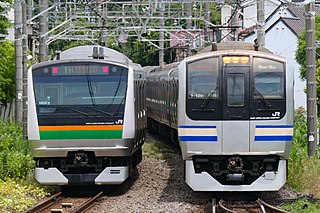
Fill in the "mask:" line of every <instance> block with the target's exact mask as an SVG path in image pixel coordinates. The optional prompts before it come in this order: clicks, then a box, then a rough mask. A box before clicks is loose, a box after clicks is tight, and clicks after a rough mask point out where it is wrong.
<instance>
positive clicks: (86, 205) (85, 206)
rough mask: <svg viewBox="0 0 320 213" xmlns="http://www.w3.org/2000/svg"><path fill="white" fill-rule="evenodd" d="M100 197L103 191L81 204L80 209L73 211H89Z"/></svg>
mask: <svg viewBox="0 0 320 213" xmlns="http://www.w3.org/2000/svg"><path fill="white" fill-rule="evenodd" d="M102 195H103V191H101V192H99V193H98V194H97V195H96V196H94V197H93V198H91V199H90V200H88V201H86V202H85V203H83V204H82V205H81V206H80V207H78V208H77V209H76V210H75V212H76V213H81V212H85V211H86V210H88V209H90V208H91V207H92V206H93V205H94V203H95V202H96V201H97V199H98V198H100V197H101V196H102Z"/></svg>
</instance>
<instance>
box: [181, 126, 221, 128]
mask: <svg viewBox="0 0 320 213" xmlns="http://www.w3.org/2000/svg"><path fill="white" fill-rule="evenodd" d="M179 128H184V129H193V128H195V129H201V128H208V129H209V128H217V127H216V126H179Z"/></svg>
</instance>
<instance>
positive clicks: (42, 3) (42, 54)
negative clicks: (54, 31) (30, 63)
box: [39, 0, 48, 62]
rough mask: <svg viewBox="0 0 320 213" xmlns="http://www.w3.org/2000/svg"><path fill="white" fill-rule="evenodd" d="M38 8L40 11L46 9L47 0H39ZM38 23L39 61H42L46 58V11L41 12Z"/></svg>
mask: <svg viewBox="0 0 320 213" xmlns="http://www.w3.org/2000/svg"><path fill="white" fill-rule="evenodd" d="M39 9H40V12H42V11H44V10H46V9H48V0H39ZM39 25H40V39H39V61H40V62H43V61H47V60H48V47H47V44H46V41H47V37H48V36H44V35H45V34H46V33H47V32H48V13H43V14H42V15H41V16H40V17H39Z"/></svg>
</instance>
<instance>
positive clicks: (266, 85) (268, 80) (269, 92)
mask: <svg viewBox="0 0 320 213" xmlns="http://www.w3.org/2000/svg"><path fill="white" fill-rule="evenodd" d="M253 72H254V74H253V75H254V89H255V90H256V92H255V93H254V98H258V99H260V98H261V96H263V98H266V99H282V98H284V83H283V82H284V65H283V63H280V62H277V61H272V60H269V59H263V58H254V61H253Z"/></svg>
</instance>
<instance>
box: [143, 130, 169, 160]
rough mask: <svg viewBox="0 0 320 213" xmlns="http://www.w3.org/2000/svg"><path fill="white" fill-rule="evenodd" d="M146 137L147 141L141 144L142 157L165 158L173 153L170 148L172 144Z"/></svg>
mask: <svg viewBox="0 0 320 213" xmlns="http://www.w3.org/2000/svg"><path fill="white" fill-rule="evenodd" d="M152 137H155V136H154V135H152V136H151V138H149V139H148V143H144V144H143V146H142V155H143V157H144V158H150V159H156V160H167V159H170V158H171V157H172V155H173V154H174V153H175V152H174V151H173V149H172V144H167V143H165V142H159V141H158V139H157V140H153V139H152Z"/></svg>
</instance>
